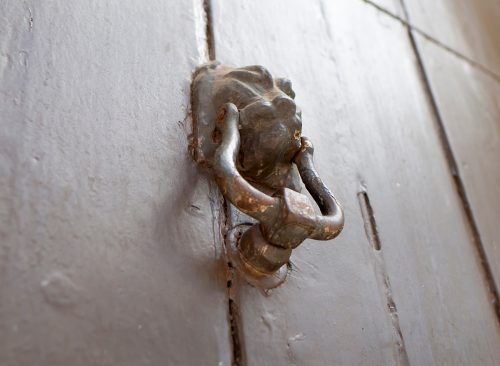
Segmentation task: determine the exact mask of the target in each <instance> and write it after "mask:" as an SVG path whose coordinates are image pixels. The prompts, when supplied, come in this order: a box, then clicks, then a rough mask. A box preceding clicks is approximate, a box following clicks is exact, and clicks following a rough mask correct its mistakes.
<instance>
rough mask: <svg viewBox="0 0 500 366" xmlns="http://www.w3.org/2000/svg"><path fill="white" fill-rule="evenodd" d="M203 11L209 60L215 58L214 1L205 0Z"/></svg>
mask: <svg viewBox="0 0 500 366" xmlns="http://www.w3.org/2000/svg"><path fill="white" fill-rule="evenodd" d="M203 11H204V12H205V26H206V28H205V33H206V41H207V50H208V60H209V61H214V60H215V39H214V27H213V15H212V2H211V0H203Z"/></svg>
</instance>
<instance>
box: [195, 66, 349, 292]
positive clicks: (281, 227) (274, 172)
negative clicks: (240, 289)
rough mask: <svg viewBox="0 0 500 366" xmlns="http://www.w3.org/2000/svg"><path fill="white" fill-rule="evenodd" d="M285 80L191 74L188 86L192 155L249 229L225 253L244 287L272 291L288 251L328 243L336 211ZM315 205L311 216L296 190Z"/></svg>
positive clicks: (235, 73) (339, 219) (251, 70)
mask: <svg viewBox="0 0 500 366" xmlns="http://www.w3.org/2000/svg"><path fill="white" fill-rule="evenodd" d="M294 97H295V93H294V92H293V90H292V86H291V83H290V81H289V80H288V79H282V78H277V79H274V78H273V77H272V76H271V74H270V73H269V71H268V70H266V69H265V68H264V67H262V66H247V67H241V68H231V67H226V66H222V65H220V64H219V63H216V62H213V63H210V64H206V65H203V66H201V67H200V68H198V69H197V70H196V72H195V74H194V79H193V84H192V112H193V137H194V139H193V152H194V157H195V160H196V161H198V162H199V163H201V164H203V165H205V166H208V167H209V168H210V169H211V170H212V171H213V173H214V176H215V180H216V182H217V185H218V186H219V189H220V191H221V192H222V194H223V195H224V197H225V198H226V199H227V200H229V201H230V202H231V204H233V205H234V206H235V207H236V208H237V209H238V210H239V211H241V212H243V213H245V214H247V215H249V216H250V217H252V218H254V219H255V220H257V222H256V223H255V224H254V225H252V226H248V229H247V230H246V231H244V232H242V233H241V237H238V238H235V237H234V236H233V238H232V240H233V242H234V243H235V244H234V245H233V248H232V249H230V250H229V252H230V255H231V257H232V258H233V261H235V263H236V266H237V267H238V269H239V270H240V271H241V272H242V273H243V274H244V276H245V277H246V278H247V280H249V282H250V283H253V284H258V285H261V286H262V287H268V288H269V287H274V286H276V285H277V284H279V283H281V282H282V281H283V280H284V278H285V277H286V272H287V270H286V267H287V266H286V265H287V264H288V262H289V259H290V255H291V253H292V249H294V248H296V247H297V246H298V245H299V244H300V243H302V242H303V241H304V240H305V239H306V238H311V239H316V240H330V239H333V238H335V237H336V236H337V235H338V234H339V233H340V231H341V230H342V227H343V225H344V216H343V212H342V208H341V207H340V205H339V204H338V202H337V200H336V199H335V197H334V196H333V194H332V193H331V192H330V190H329V189H328V188H327V187H326V186H325V185H324V184H323V182H322V180H321V178H320V177H319V175H318V173H317V172H316V170H315V168H314V165H313V151H314V149H313V145H312V143H311V141H309V139H308V138H307V137H304V136H302V118H301V112H300V111H299V110H298V108H297V106H296V104H295V101H294ZM300 179H302V182H303V183H304V185H305V187H306V188H307V190H308V191H309V193H310V194H311V196H312V197H313V198H314V200H315V201H316V203H317V204H318V206H319V208H320V211H321V215H320V214H316V213H315V211H314V208H313V206H312V203H311V202H310V200H309V199H308V197H307V196H305V195H303V194H301V193H300V190H301V183H300Z"/></svg>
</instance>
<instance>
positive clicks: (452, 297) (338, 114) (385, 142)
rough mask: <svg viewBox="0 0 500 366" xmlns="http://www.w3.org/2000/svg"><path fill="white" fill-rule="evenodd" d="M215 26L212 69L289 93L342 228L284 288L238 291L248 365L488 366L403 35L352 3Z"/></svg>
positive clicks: (237, 6) (441, 164)
mask: <svg viewBox="0 0 500 366" xmlns="http://www.w3.org/2000/svg"><path fill="white" fill-rule="evenodd" d="M214 21H215V23H214V34H215V43H216V47H217V55H218V59H219V60H220V61H221V62H223V63H226V64H230V65H236V66H243V65H250V64H261V65H264V66H266V67H268V68H269V69H270V70H271V72H272V73H273V75H276V76H287V77H289V78H290V79H291V80H292V82H293V84H294V89H295V92H296V94H297V102H298V105H299V106H300V107H301V108H302V111H303V120H304V135H306V136H308V137H310V138H311V139H312V141H313V143H314V144H315V148H316V150H315V151H316V152H315V156H316V159H315V161H316V165H317V168H318V171H319V173H320V175H321V176H322V178H323V180H324V181H325V182H326V183H327V185H328V186H329V187H330V188H331V189H332V190H333V192H334V193H336V195H337V197H338V198H339V201H340V202H341V203H342V204H343V206H344V209H345V214H346V225H345V229H344V231H343V233H342V234H341V235H340V237H339V238H337V239H335V240H334V241H333V242H329V243H320V242H314V241H308V242H306V243H304V244H302V246H301V247H299V248H298V249H297V250H296V251H295V252H294V254H293V255H292V261H293V263H294V266H295V270H294V271H293V272H292V276H291V278H290V279H289V280H288V281H287V282H286V283H285V284H284V285H283V286H282V287H280V288H278V289H275V290H273V291H272V292H271V293H270V294H269V293H268V294H263V293H261V292H260V291H259V290H257V289H255V288H251V287H248V286H242V287H241V288H240V301H241V303H240V309H241V317H242V319H241V324H242V326H243V338H244V344H245V356H246V359H247V363H248V365H290V364H293V365H326V364H329V365H332V364H333V365H390V364H405V363H407V361H408V360H409V363H410V364H411V365H455V364H469V365H473V364H482V365H495V363H496V362H497V360H498V359H500V349H498V347H497V346H498V344H499V342H500V337H499V332H498V328H497V325H496V321H495V317H494V313H493V310H492V307H491V305H490V304H489V303H488V294H487V290H486V286H485V283H484V282H483V278H482V275H481V267H480V264H479V261H478V260H477V258H476V257H475V252H474V248H473V245H472V243H471V240H470V233H469V231H468V229H467V227H468V226H467V222H466V219H465V216H464V214H463V211H462V208H461V204H460V200H459V197H458V196H457V194H456V192H455V188H454V186H453V182H452V179H451V177H450V174H449V170H448V167H447V164H446V161H445V157H444V154H443V151H442V148H441V146H440V142H439V139H438V135H437V131H436V130H435V123H434V121H433V115H432V110H431V108H430V106H429V103H428V99H427V97H426V95H425V90H424V88H423V85H422V82H421V79H420V75H419V70H418V66H417V63H416V60H415V57H414V53H413V50H412V47H411V44H410V42H409V38H408V34H407V30H406V28H405V27H404V26H403V25H402V24H401V23H400V22H398V21H395V20H394V19H392V18H391V17H389V16H386V15H384V14H381V12H379V11H378V10H376V9H375V8H374V7H373V6H371V5H368V4H365V3H363V2H361V1H357V2H353V1H350V0H349V1H348V0H345V1H342V0H338V1H333V2H326V1H324V2H321V1H314V2H307V4H306V3H305V2H302V1H276V2H266V1H255V2H251V3H250V2H243V1H222V2H217V6H216V7H214ZM365 188H366V190H367V191H368V194H369V197H370V200H371V206H372V210H373V213H374V215H375V219H376V223H377V227H378V234H379V239H380V243H381V248H382V249H381V251H380V252H376V251H375V250H374V249H373V248H372V247H371V245H370V244H369V242H368V239H367V237H366V235H365V231H364V228H363V226H364V222H363V219H362V215H361V211H360V207H359V203H358V198H357V195H358V192H359V191H361V190H363V189H365ZM389 282H390V283H389ZM396 308H397V310H396ZM395 315H397V319H395ZM398 327H399V328H400V329H401V332H402V338H403V341H404V347H402V344H401V343H402V342H401V341H402V340H401V339H400V337H399V335H398V332H397V328H398ZM402 352H405V353H406V357H407V359H405V355H403V354H402Z"/></svg>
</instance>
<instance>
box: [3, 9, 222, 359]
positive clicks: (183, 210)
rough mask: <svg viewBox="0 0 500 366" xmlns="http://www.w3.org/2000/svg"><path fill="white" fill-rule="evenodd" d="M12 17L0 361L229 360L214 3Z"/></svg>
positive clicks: (6, 70)
mask: <svg viewBox="0 0 500 366" xmlns="http://www.w3.org/2000/svg"><path fill="white" fill-rule="evenodd" d="M0 9H1V10H0V27H1V29H0V96H1V97H0V114H1V132H0V149H1V158H0V170H1V173H0V210H1V211H0V218H1V220H0V222H1V224H0V299H1V300H0V329H1V331H0V364H1V365H4V366H11V365H12V366H13V365H16V366H22V365H183V364H184V365H186V364H192V365H219V364H224V365H229V364H230V354H231V350H230V343H229V339H230V336H229V330H228V320H227V299H226V294H225V291H226V285H225V278H224V274H223V273H221V271H222V269H223V268H224V265H223V264H221V263H220V260H221V259H220V253H221V251H220V249H221V248H220V240H219V238H218V234H217V233H218V223H217V221H216V217H213V215H212V210H213V211H214V212H215V213H217V211H218V207H217V197H216V196H214V195H211V194H210V193H209V187H208V184H207V181H206V180H205V179H204V178H203V177H202V176H200V174H199V172H198V169H197V168H196V167H195V166H193V163H192V162H191V159H190V157H189V156H188V151H187V133H188V131H189V126H188V125H187V124H188V123H189V120H188V119H186V116H187V111H188V108H189V93H190V90H189V89H190V81H191V72H192V70H193V69H194V67H195V66H196V65H197V64H199V63H201V62H203V61H204V60H205V57H204V52H205V50H204V47H205V43H204V39H203V30H204V25H203V24H202V23H203V22H202V16H201V14H202V5H201V2H198V1H194V2H176V1H157V0H153V1H148V2H147V4H146V3H142V2H129V1H125V2H124V1H108V2H105V3H100V2H58V1H44V2H37V1H23V2H19V1H2V3H1V5H0ZM211 206H213V207H211Z"/></svg>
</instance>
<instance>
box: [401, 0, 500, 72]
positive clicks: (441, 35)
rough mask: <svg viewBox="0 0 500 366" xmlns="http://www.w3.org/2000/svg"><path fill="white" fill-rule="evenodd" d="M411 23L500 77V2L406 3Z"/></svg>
mask: <svg viewBox="0 0 500 366" xmlns="http://www.w3.org/2000/svg"><path fill="white" fill-rule="evenodd" d="M404 2H405V4H406V7H407V9H408V16H409V21H410V23H411V24H412V25H414V26H415V27H417V28H419V29H420V30H422V31H423V32H424V33H426V34H428V35H429V36H431V37H432V38H434V39H436V40H437V41H438V42H440V43H442V44H444V45H446V46H447V47H449V48H450V49H452V50H454V51H457V52H458V53H460V54H462V55H464V56H465V57H467V58H468V59H470V60H473V61H475V62H477V63H478V64H480V65H482V66H483V67H485V68H486V69H488V70H489V71H490V72H493V73H495V74H496V77H497V78H500V2H499V1H497V0H474V1H470V0H444V1H434V0H404Z"/></svg>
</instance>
